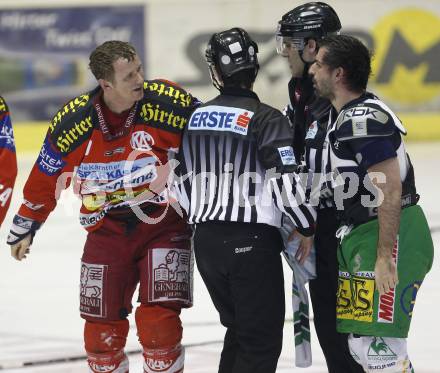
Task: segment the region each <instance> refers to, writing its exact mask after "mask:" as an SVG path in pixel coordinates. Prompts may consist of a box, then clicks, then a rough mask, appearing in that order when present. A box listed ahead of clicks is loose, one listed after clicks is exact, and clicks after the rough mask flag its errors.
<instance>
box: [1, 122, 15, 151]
mask: <svg viewBox="0 0 440 373" xmlns="http://www.w3.org/2000/svg"><path fill="white" fill-rule="evenodd" d="M0 126H1V128H0V149H5V148H6V149H9V150H10V151H12V152H14V153H15V141H14V132H13V131H12V123H11V118H10V116H9V115H6V116H5V117H4V118H3V120H2V122H1V123H0Z"/></svg>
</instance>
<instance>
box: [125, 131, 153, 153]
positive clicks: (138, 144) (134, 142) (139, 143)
mask: <svg viewBox="0 0 440 373" xmlns="http://www.w3.org/2000/svg"><path fill="white" fill-rule="evenodd" d="M130 145H131V147H132V149H135V150H144V151H150V150H151V149H152V146H153V145H154V139H153V136H151V135H150V134H149V133H148V132H145V131H136V132H133V134H132V135H131V139H130Z"/></svg>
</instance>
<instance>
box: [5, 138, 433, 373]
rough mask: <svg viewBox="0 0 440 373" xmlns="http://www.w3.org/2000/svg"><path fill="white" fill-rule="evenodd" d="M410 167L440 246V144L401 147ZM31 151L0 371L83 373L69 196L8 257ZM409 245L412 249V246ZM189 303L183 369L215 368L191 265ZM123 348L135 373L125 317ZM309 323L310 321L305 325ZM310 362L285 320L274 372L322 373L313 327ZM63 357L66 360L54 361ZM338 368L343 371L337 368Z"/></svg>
mask: <svg viewBox="0 0 440 373" xmlns="http://www.w3.org/2000/svg"><path fill="white" fill-rule="evenodd" d="M408 151H409V153H410V155H411V159H412V162H413V164H414V167H415V173H416V183H417V188H418V192H419V193H420V194H421V200H420V204H421V205H422V206H423V208H424V210H425V213H426V215H427V217H428V221H429V223H430V226H431V228H432V230H433V239H434V245H435V248H436V249H438V248H439V247H440V203H439V201H438V195H439V194H440V192H439V184H440V143H424V144H418V143H413V144H409V145H408ZM36 156H37V155H36V154H35V155H32V156H28V155H27V156H19V170H20V172H19V174H20V175H19V179H18V181H17V185H16V189H15V192H14V196H13V202H12V206H11V209H10V211H9V214H8V216H7V219H6V221H5V222H4V224H3V226H2V227H1V232H0V243H1V245H0V246H1V250H0V371H1V372H11V373H46V372H47V373H51V372H62V373H85V372H87V369H86V364H85V362H84V360H83V358H82V357H83V356H84V352H83V342H82V329H83V320H82V319H81V318H80V317H79V313H78V307H79V302H78V289H79V271H80V257H81V252H82V246H83V243H84V240H85V236H86V235H85V231H84V230H83V229H82V228H81V227H80V225H79V222H78V206H79V204H78V201H75V200H73V199H72V198H71V197H69V195H68V194H65V195H63V196H62V197H61V202H60V203H59V205H58V207H57V209H56V210H55V211H54V212H53V213H52V215H51V216H50V217H49V219H48V220H47V222H46V223H45V225H44V226H43V227H42V229H41V230H40V231H39V232H38V234H37V235H36V238H35V241H34V244H33V246H32V250H31V254H30V256H29V257H28V259H26V260H25V261H22V262H17V261H15V260H13V259H12V258H11V257H10V253H9V247H8V246H7V245H6V243H5V242H6V235H7V231H8V229H9V227H10V224H11V220H12V216H13V214H15V212H16V210H17V208H18V206H19V203H20V201H21V198H22V196H21V193H22V188H23V184H24V181H25V179H26V178H27V175H28V173H29V170H30V167H31V165H32V163H33V161H34V160H35V159H36ZM414 249H415V250H416V249H417V248H414ZM437 259H438V258H435V260H434V265H433V268H432V270H431V272H430V273H429V274H428V276H427V278H426V279H425V282H424V284H423V286H422V287H421V290H420V291H419V293H418V298H417V304H416V307H415V312H414V316H413V321H412V327H411V332H410V337H409V342H408V344H409V353H410V357H411V360H412V361H413V364H414V367H415V371H416V373H440V343H439V335H440V326H439V321H438V320H439V319H437V316H438V314H439V311H440V262H439V260H437ZM284 269H285V271H284V277H285V284H286V302H287V303H286V304H287V310H286V319H287V320H289V319H291V316H292V315H291V306H290V295H289V293H290V291H289V290H290V282H291V281H290V279H291V273H290V269H289V268H288V267H286V266H285V268H284ZM194 288H195V289H194V301H195V302H194V307H193V308H192V309H189V310H184V311H183V312H182V319H183V324H184V340H183V342H184V344H185V345H186V346H187V347H186V362H185V372H189V373H214V372H217V366H218V360H219V356H220V351H221V347H222V344H221V341H222V339H223V334H224V329H223V327H222V326H221V325H220V323H219V320H218V315H217V312H216V310H215V309H214V308H213V306H212V305H211V301H210V298H209V296H208V293H207V291H206V289H205V287H204V284H203V282H202V281H201V279H200V277H199V275H198V272H197V270H196V269H195V281H194ZM130 322H131V325H132V328H131V329H130V334H129V341H128V345H127V351H128V352H129V358H130V364H131V365H130V367H131V369H130V371H131V372H141V371H142V368H141V364H142V362H141V355H140V352H139V351H140V349H139V346H138V343H137V340H136V332H135V329H133V325H134V322H133V319H130ZM312 328H313V323H312ZM312 350H313V366H312V367H310V368H308V369H307V370H303V369H301V368H295V366H294V343H293V325H292V322H291V321H286V324H285V328H284V347H283V351H282V356H281V358H280V361H279V364H278V369H277V372H280V373H281V372H293V371H300V370H303V371H304V372H309V373H324V372H326V371H327V370H326V366H325V362H324V358H323V355H322V353H321V351H320V348H319V345H318V341H317V338H316V335H315V334H314V330H312ZM64 359H70V361H67V362H63V363H58V362H59V361H63V360H64ZM341 373H344V372H341Z"/></svg>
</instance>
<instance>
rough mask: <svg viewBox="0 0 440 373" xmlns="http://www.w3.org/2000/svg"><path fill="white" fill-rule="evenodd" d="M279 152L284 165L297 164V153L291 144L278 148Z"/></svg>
mask: <svg viewBox="0 0 440 373" xmlns="http://www.w3.org/2000/svg"><path fill="white" fill-rule="evenodd" d="M278 153H280V157H281V162H282V163H283V165H285V166H292V165H295V164H296V160H295V155H294V153H293V148H292V147H291V146H283V147H281V148H278Z"/></svg>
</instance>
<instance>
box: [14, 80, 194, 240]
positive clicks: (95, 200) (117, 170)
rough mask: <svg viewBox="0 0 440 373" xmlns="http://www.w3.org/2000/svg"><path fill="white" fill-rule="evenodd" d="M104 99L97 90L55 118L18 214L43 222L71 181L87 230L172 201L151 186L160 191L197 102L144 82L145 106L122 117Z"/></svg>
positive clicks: (167, 85) (170, 86)
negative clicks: (125, 210)
mask: <svg viewBox="0 0 440 373" xmlns="http://www.w3.org/2000/svg"><path fill="white" fill-rule="evenodd" d="M101 96H102V90H101V89H100V88H99V87H98V88H96V89H95V90H93V91H91V92H88V93H86V94H83V95H81V96H78V97H76V98H74V99H73V100H71V101H70V102H68V103H67V104H66V105H65V106H64V107H63V108H62V109H61V110H60V111H59V112H58V113H57V114H56V115H55V116H54V118H53V119H52V121H51V123H50V125H49V129H48V132H47V135H46V138H45V140H44V143H43V146H42V148H41V151H40V154H39V156H38V159H37V161H36V163H35V165H34V167H33V169H32V171H31V174H30V176H29V179H28V181H27V183H26V185H25V187H24V203H23V204H22V206H21V207H20V210H19V212H18V214H19V215H21V216H22V217H25V218H29V219H32V220H35V221H37V222H39V223H43V222H44V221H45V220H46V218H47V216H48V215H49V213H50V212H51V211H52V210H53V209H54V208H55V206H56V202H57V199H58V197H59V195H60V192H61V191H62V190H63V189H65V188H66V187H68V186H69V185H70V183H71V182H72V180H74V191H75V193H76V194H78V195H79V196H80V198H81V200H82V206H81V211H80V222H81V225H82V226H83V227H84V228H86V229H87V230H88V231H93V230H95V229H97V228H98V227H99V226H100V225H101V224H102V220H103V219H104V218H105V216H106V214H107V213H108V212H109V211H110V210H113V211H114V209H116V208H122V207H127V206H131V205H133V204H137V205H138V204H145V203H150V202H151V203H156V204H164V203H166V202H167V201H166V196H165V195H164V193H160V192H158V191H157V188H156V189H155V188H154V187H152V185H154V183H159V184H161V181H160V176H161V168H164V165H166V164H167V162H168V158H169V155H170V154H172V153H173V152H177V151H178V148H179V146H180V142H181V134H182V130H183V128H184V127H185V126H186V124H187V121H188V119H189V117H190V114H191V113H192V111H193V109H194V105H195V102H196V100H195V99H194V98H193V97H192V96H191V95H190V94H189V93H187V92H186V91H185V90H183V89H182V88H180V87H178V86H177V85H175V84H174V83H171V82H169V81H165V80H151V81H145V82H144V97H143V99H142V100H140V101H138V102H137V103H136V104H135V105H134V106H133V107H132V108H131V109H130V110H129V111H127V112H126V113H123V114H122V116H119V117H118V115H115V114H113V115H111V114H110V111H109V109H108V108H106V107H105V104H103V100H102V99H101ZM162 174H163V170H162ZM162 176H163V175H162ZM152 183H153V184H152Z"/></svg>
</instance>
